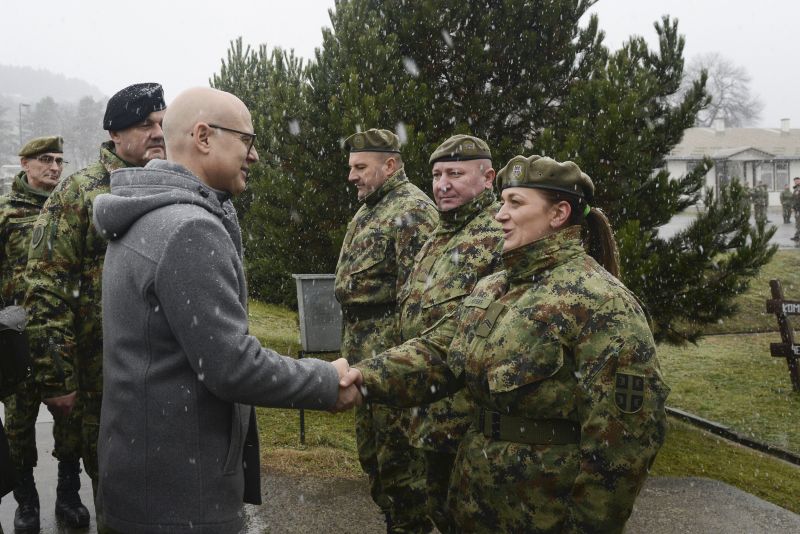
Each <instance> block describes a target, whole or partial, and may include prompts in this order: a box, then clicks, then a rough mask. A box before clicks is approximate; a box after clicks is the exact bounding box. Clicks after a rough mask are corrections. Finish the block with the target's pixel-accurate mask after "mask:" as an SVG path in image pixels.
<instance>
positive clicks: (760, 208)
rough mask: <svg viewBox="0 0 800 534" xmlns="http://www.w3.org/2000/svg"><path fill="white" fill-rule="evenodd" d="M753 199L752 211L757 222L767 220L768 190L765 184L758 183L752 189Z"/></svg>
mask: <svg viewBox="0 0 800 534" xmlns="http://www.w3.org/2000/svg"><path fill="white" fill-rule="evenodd" d="M751 198H752V199H753V212H754V213H755V218H756V222H757V223H766V222H767V206H768V204H769V192H768V191H767V186H766V185H764V184H759V185H757V186H756V187H755V189H753V192H752V193H751Z"/></svg>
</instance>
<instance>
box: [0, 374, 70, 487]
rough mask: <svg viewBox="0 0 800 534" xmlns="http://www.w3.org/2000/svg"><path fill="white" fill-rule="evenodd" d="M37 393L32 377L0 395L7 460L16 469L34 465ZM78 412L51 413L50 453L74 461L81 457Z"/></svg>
mask: <svg viewBox="0 0 800 534" xmlns="http://www.w3.org/2000/svg"><path fill="white" fill-rule="evenodd" d="M41 403H42V398H41V394H40V393H39V391H38V389H37V388H36V386H35V385H34V383H33V381H31V380H28V381H25V382H23V383H22V384H20V386H19V388H18V389H17V391H16V392H15V393H14V394H13V395H11V396H9V397H7V398H6V399H4V404H5V410H6V425H5V429H6V435H7V437H8V445H9V449H10V451H11V461H12V462H13V463H14V466H15V468H16V469H17V472H20V473H21V472H23V471H25V470H28V469H32V468H34V467H36V464H37V462H38V461H39V454H38V453H37V451H36V417H37V416H38V415H39V405H40V404H41ZM80 423H81V414H80V411H79V410H73V411H72V412H71V413H70V414H69V415H68V416H62V415H60V414H53V442H54V445H53V456H54V457H56V458H57V459H58V460H59V461H74V460H78V459H80V457H81V428H80Z"/></svg>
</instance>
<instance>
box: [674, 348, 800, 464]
mask: <svg viewBox="0 0 800 534" xmlns="http://www.w3.org/2000/svg"><path fill="white" fill-rule="evenodd" d="M776 341H780V336H779V335H778V334H777V333H775V332H773V333H766V334H737V335H729V336H710V337H707V338H704V339H702V340H700V342H699V343H698V344H697V345H688V346H686V347H668V346H659V348H658V357H659V360H660V362H661V368H662V371H663V373H664V379H665V380H666V381H667V383H668V384H669V386H670V387H671V388H672V392H671V393H670V395H669V399H668V400H667V404H668V405H669V406H674V407H676V408H681V409H683V410H686V411H689V412H691V413H694V414H697V415H699V416H701V417H704V418H706V419H711V420H712V421H717V422H718V423H722V424H724V425H727V426H730V427H731V428H733V429H734V430H736V431H737V432H739V433H740V434H745V435H747V436H750V437H753V438H754V439H756V440H758V441H762V442H765V443H770V444H772V445H777V446H779V447H781V448H784V449H788V450H791V451H794V452H796V453H800V425H799V424H798V422H800V393H797V392H795V391H793V390H792V384H791V382H790V380H789V372H788V370H787V367H786V360H785V359H783V358H774V357H772V356H770V354H769V344H770V342H776Z"/></svg>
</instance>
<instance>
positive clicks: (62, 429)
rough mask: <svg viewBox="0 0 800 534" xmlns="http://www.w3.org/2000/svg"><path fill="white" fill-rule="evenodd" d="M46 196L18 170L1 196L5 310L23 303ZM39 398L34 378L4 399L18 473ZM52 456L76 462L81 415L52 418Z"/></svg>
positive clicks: (29, 450) (26, 465) (32, 462)
mask: <svg viewBox="0 0 800 534" xmlns="http://www.w3.org/2000/svg"><path fill="white" fill-rule="evenodd" d="M49 194H50V193H49V192H47V191H42V190H39V189H34V188H33V187H31V186H30V185H29V184H28V177H27V175H26V174H25V172H24V171H23V172H20V173H19V174H18V175H17V176H16V178H15V179H14V183H13V184H12V186H11V193H10V194H9V195H8V196H7V197H0V296H2V301H3V302H4V303H5V305H6V306H10V305H12V304H16V305H22V302H23V300H24V299H25V280H24V274H25V264H26V263H27V261H28V247H29V244H30V241H31V228H32V226H33V223H34V222H35V221H36V218H37V217H38V216H39V212H40V211H41V209H42V206H43V205H44V203H45V200H47V197H48V196H49ZM41 401H42V396H41V394H40V393H39V391H38V390H37V388H36V385H35V383H34V382H33V380H28V381H26V382H23V383H22V384H20V385H19V388H18V389H17V391H16V392H15V393H14V394H13V395H11V396H9V397H7V398H6V399H4V401H3V403H4V404H5V409H6V426H5V429H6V434H7V436H8V444H9V449H10V451H11V458H12V460H13V462H14V466H15V467H16V469H17V471H18V472H19V473H22V472H24V471H26V470H29V469H32V468H33V467H35V466H36V464H37V461H38V459H39V457H38V453H37V450H36V417H37V416H38V415H39V405H40V404H41ZM53 440H54V447H53V456H55V457H56V458H58V459H59V460H61V461H77V460H78V459H79V458H80V416H79V414H78V412H77V411H75V412H73V413H71V414H70V415H69V416H66V417H64V416H62V415H60V414H54V415H53Z"/></svg>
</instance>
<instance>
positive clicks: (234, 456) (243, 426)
mask: <svg viewBox="0 0 800 534" xmlns="http://www.w3.org/2000/svg"><path fill="white" fill-rule="evenodd" d="M250 409H251V408H250V407H249V406H241V405H239V404H236V403H234V405H233V408H232V411H231V434H230V441H229V443H228V454H227V455H226V457H225V466H224V467H223V470H222V474H223V475H233V474H236V473H237V471H238V470H239V469H240V468H241V466H242V449H243V448H244V438H245V436H246V435H247V425H248V423H249V419H248V414H249V411H248V410H250Z"/></svg>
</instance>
